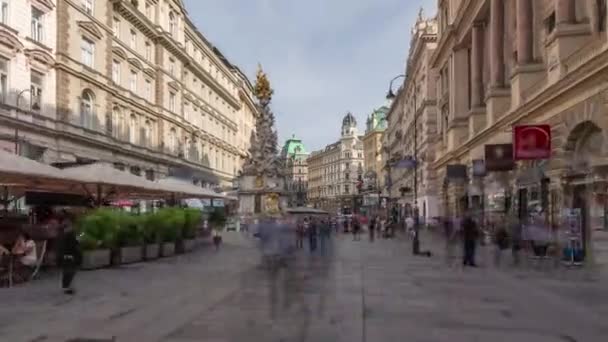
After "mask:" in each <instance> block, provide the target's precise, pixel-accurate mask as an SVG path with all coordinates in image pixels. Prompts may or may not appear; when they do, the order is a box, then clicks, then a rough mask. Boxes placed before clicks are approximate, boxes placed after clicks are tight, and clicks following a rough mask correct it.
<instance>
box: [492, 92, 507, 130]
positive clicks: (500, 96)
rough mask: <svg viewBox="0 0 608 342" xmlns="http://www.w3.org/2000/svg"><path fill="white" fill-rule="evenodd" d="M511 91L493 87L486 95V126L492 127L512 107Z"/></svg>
mask: <svg viewBox="0 0 608 342" xmlns="http://www.w3.org/2000/svg"><path fill="white" fill-rule="evenodd" d="M510 96H511V90H510V89H507V88H495V87H491V88H490V89H488V92H487V93H486V117H487V122H486V126H487V127H489V126H492V125H493V124H494V123H495V122H496V121H497V120H498V119H500V118H501V117H502V116H503V115H504V114H505V113H507V111H508V110H509V108H510V106H511V99H510Z"/></svg>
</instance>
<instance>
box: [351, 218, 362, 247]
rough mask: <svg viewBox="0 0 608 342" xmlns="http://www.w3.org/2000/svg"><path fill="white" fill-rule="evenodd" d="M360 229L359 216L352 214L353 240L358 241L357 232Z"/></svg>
mask: <svg viewBox="0 0 608 342" xmlns="http://www.w3.org/2000/svg"><path fill="white" fill-rule="evenodd" d="M360 231H361V222H360V221H359V218H358V217H356V216H354V215H353V241H359V239H360V238H359V232H360Z"/></svg>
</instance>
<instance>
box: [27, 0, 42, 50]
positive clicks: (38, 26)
mask: <svg viewBox="0 0 608 342" xmlns="http://www.w3.org/2000/svg"><path fill="white" fill-rule="evenodd" d="M31 8H32V18H31V27H30V29H31V32H30V37H31V38H32V40H33V41H35V42H38V43H43V42H44V22H45V13H44V12H42V11H41V10H39V9H38V8H36V7H34V6H32V7H31ZM34 13H36V14H38V16H36V17H35V16H34Z"/></svg>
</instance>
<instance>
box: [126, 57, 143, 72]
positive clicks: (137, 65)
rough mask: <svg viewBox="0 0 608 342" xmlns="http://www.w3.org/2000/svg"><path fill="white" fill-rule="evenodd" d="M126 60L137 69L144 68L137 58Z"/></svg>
mask: <svg viewBox="0 0 608 342" xmlns="http://www.w3.org/2000/svg"><path fill="white" fill-rule="evenodd" d="M127 61H128V62H129V64H131V65H132V66H133V67H134V68H136V69H137V70H143V69H144V65H143V64H142V63H141V61H140V60H139V59H137V58H128V59H127Z"/></svg>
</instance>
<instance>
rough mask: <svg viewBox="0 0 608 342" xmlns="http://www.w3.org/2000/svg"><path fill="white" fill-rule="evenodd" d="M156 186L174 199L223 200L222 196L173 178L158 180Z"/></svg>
mask: <svg viewBox="0 0 608 342" xmlns="http://www.w3.org/2000/svg"><path fill="white" fill-rule="evenodd" d="M156 184H157V185H158V186H159V188H160V189H162V190H163V191H166V192H170V193H172V194H174V195H175V197H176V198H177V197H180V198H221V199H223V198H225V196H223V195H222V194H218V193H216V192H214V191H212V190H209V189H206V188H201V187H200V186H196V185H194V184H192V183H189V182H186V181H183V180H181V179H177V178H173V177H168V178H163V179H159V180H158V181H156Z"/></svg>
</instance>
